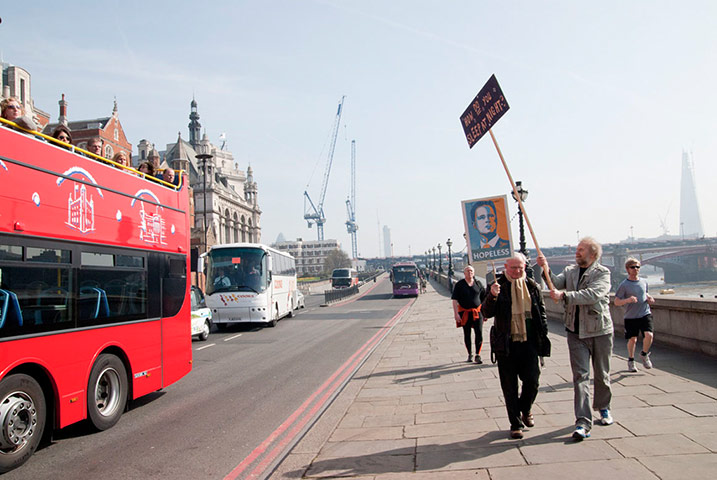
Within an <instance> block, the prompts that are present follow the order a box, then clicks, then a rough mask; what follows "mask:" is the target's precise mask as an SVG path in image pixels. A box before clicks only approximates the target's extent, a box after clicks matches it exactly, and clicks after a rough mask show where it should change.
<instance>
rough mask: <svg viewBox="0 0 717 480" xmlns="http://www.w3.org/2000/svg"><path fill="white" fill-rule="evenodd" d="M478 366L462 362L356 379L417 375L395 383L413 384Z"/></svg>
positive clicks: (398, 370)
mask: <svg viewBox="0 0 717 480" xmlns="http://www.w3.org/2000/svg"><path fill="white" fill-rule="evenodd" d="M477 367H478V365H476V364H472V363H468V362H462V363H458V364H456V363H445V364H443V365H435V366H430V367H415V368H402V369H396V370H386V371H383V372H373V373H370V374H368V375H360V376H356V377H354V378H355V379H357V380H366V379H369V378H375V377H388V376H396V375H398V376H402V375H410V374H416V375H413V376H408V377H405V378H398V379H396V380H395V381H394V383H398V384H400V383H406V382H413V381H416V380H431V379H436V378H440V377H442V376H444V375H453V374H456V373H463V372H467V371H475V370H476V369H478V368H477Z"/></svg>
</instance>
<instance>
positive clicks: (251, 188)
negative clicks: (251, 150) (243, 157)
mask: <svg viewBox="0 0 717 480" xmlns="http://www.w3.org/2000/svg"><path fill="white" fill-rule="evenodd" d="M257 192H258V189H257V186H256V182H255V181H254V170H252V169H251V166H249V167H247V169H246V183H245V184H244V198H246V201H247V202H248V203H249V205H251V206H253V207H256V206H257V198H256V195H257Z"/></svg>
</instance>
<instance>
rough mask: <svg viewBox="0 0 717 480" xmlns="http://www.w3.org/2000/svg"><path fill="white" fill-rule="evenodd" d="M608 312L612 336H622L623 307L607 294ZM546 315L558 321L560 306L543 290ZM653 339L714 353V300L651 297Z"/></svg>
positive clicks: (716, 330) (716, 315) (716, 328)
mask: <svg viewBox="0 0 717 480" xmlns="http://www.w3.org/2000/svg"><path fill="white" fill-rule="evenodd" d="M610 297H611V298H610V314H611V316H612V322H613V325H614V327H615V340H616V341H618V339H623V338H624V333H625V308H624V307H616V306H615V304H614V299H615V296H614V295H610ZM543 299H544V300H545V309H546V310H547V313H548V317H550V318H552V319H554V320H559V321H562V318H563V312H564V307H563V304H562V302H561V303H557V304H556V303H555V302H553V301H552V300H551V299H550V294H549V292H547V291H544V292H543ZM650 309H651V310H652V323H653V328H654V330H655V343H656V344H658V345H659V344H662V345H666V346H670V347H677V348H681V349H683V350H689V351H692V352H699V353H703V354H705V355H709V356H712V357H717V300H708V299H702V298H691V297H674V296H670V297H668V298H665V297H661V296H658V297H655V303H654V304H653V305H651V306H650Z"/></svg>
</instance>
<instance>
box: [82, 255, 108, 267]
mask: <svg viewBox="0 0 717 480" xmlns="http://www.w3.org/2000/svg"><path fill="white" fill-rule="evenodd" d="M114 257H115V256H114V255H112V254H111V253H94V252H82V254H81V263H82V266H83V267H114V266H115V261H114Z"/></svg>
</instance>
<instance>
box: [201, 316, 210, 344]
mask: <svg viewBox="0 0 717 480" xmlns="http://www.w3.org/2000/svg"><path fill="white" fill-rule="evenodd" d="M210 329H211V325H209V320H204V326H203V327H202V333H200V334H199V340H201V341H205V340H206V339H207V338H209V330H210Z"/></svg>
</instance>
